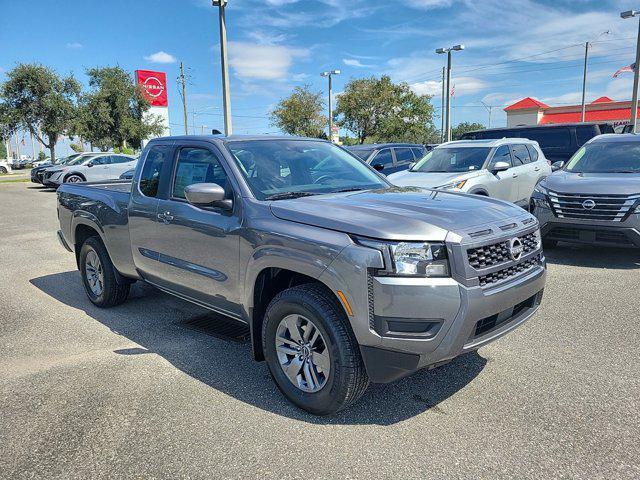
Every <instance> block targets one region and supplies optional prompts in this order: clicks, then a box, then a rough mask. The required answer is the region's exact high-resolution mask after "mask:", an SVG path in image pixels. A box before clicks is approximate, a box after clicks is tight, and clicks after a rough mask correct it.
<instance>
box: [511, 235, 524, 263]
mask: <svg viewBox="0 0 640 480" xmlns="http://www.w3.org/2000/svg"><path fill="white" fill-rule="evenodd" d="M522 252H524V245H522V242H521V241H520V239H519V238H518V237H515V238H512V239H511V240H509V256H510V257H511V260H520V257H521V256H522Z"/></svg>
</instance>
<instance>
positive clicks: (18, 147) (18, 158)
mask: <svg viewBox="0 0 640 480" xmlns="http://www.w3.org/2000/svg"><path fill="white" fill-rule="evenodd" d="M16 155H17V157H16V160H20V138H18V132H17V131H16Z"/></svg>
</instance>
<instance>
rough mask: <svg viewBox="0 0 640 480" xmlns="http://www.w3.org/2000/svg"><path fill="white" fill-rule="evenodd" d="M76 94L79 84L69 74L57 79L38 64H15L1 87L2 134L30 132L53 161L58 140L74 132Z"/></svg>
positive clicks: (51, 71)
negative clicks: (46, 150)
mask: <svg viewBox="0 0 640 480" xmlns="http://www.w3.org/2000/svg"><path fill="white" fill-rule="evenodd" d="M79 94H80V84H79V83H78V82H77V81H76V80H75V79H74V78H73V76H71V75H69V76H67V77H64V78H63V77H60V76H59V75H58V74H57V73H56V72H55V71H53V70H52V69H50V68H48V67H45V66H43V65H39V64H19V65H17V66H16V67H15V68H14V69H13V70H11V71H10V72H9V73H8V74H7V81H6V82H4V83H3V84H2V85H1V86H0V102H1V103H0V108H1V109H2V113H1V114H0V116H2V117H3V123H4V125H5V126H4V133H5V134H6V133H8V132H12V131H15V130H17V129H22V130H26V131H29V132H30V133H31V134H32V135H33V136H34V137H36V138H37V139H38V140H39V141H40V142H41V143H42V144H43V145H44V146H45V147H46V148H48V149H49V152H50V156H51V160H52V161H53V160H55V149H56V144H57V143H58V140H59V139H60V137H61V136H62V135H65V134H70V133H71V130H72V129H73V126H74V122H75V119H76V115H77V98H78V95H79ZM40 132H42V134H41V133H40ZM45 139H46V140H45Z"/></svg>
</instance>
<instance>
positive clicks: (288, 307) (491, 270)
mask: <svg viewBox="0 0 640 480" xmlns="http://www.w3.org/2000/svg"><path fill="white" fill-rule="evenodd" d="M140 161H141V162H143V163H142V165H140V166H138V168H137V169H136V174H135V176H134V178H133V181H132V182H130V183H125V182H112V183H99V184H93V185H83V184H64V185H62V186H61V187H60V189H59V190H58V217H59V222H60V231H59V232H58V238H59V239H60V241H61V243H62V245H63V246H64V247H65V248H66V249H67V250H69V251H74V252H75V253H76V255H77V259H78V266H79V269H80V272H81V276H82V279H83V284H84V288H85V292H86V294H87V296H88V298H89V300H90V301H91V302H93V303H94V304H95V305H97V306H98V307H111V306H114V305H117V304H120V303H122V302H124V301H125V300H126V298H127V294H128V292H129V285H130V283H131V282H134V281H136V280H142V281H146V282H149V283H151V284H153V285H155V286H157V287H158V288H160V289H162V290H164V291H166V292H168V293H171V294H173V295H176V296H178V297H180V298H183V299H186V300H189V301H191V302H193V303H196V304H198V305H201V306H204V307H207V308H209V309H211V310H213V311H215V312H218V313H220V314H223V315H226V316H228V317H231V318H233V319H235V320H237V321H238V322H243V323H246V324H247V325H248V328H249V330H250V332H251V341H252V351H253V354H254V356H255V358H256V359H257V360H265V359H266V361H267V364H268V366H269V370H270V372H271V375H272V376H273V378H274V380H275V382H276V384H277V385H278V387H279V388H280V390H281V391H282V392H283V393H284V395H285V396H286V397H287V398H288V399H289V400H290V401H292V402H293V403H295V404H296V405H298V406H299V407H301V408H303V409H306V410H308V411H310V412H312V413H315V414H329V413H332V412H335V411H337V410H340V409H342V408H345V407H347V406H348V405H350V404H351V403H353V402H354V401H355V400H357V399H358V397H360V396H361V395H362V393H363V392H364V391H365V389H366V388H367V385H368V383H369V381H373V382H390V381H393V380H395V379H398V378H401V377H403V376H405V375H408V374H410V373H412V372H414V371H416V370H418V369H421V368H427V367H430V366H435V365H438V364H440V363H443V362H446V361H448V360H450V359H452V358H454V357H456V356H458V355H460V354H462V353H465V352H470V351H473V350H476V349H478V348H480V347H481V346H483V345H485V344H487V343H489V342H491V341H493V340H495V339H497V338H498V337H500V336H502V335H503V334H506V333H507V332H509V331H511V330H513V329H514V328H516V327H518V326H519V325H521V324H522V323H523V322H524V321H525V320H526V319H527V318H529V317H530V316H531V315H533V313H534V312H535V311H536V310H537V308H538V305H539V304H540V301H541V297H542V291H543V288H544V284H545V276H546V266H545V259H544V255H543V252H542V250H541V245H540V240H539V232H538V224H537V222H536V220H535V218H534V217H533V216H532V215H530V214H529V213H527V212H525V211H523V210H522V209H520V208H517V207H515V206H514V205H512V204H510V203H507V202H503V201H500V200H495V199H490V198H480V197H475V196H471V195H459V194H452V193H449V192H445V191H430V190H422V189H416V188H406V189H403V188H398V187H394V186H393V185H391V183H389V182H388V181H387V180H386V179H385V178H384V177H383V176H382V175H380V174H378V173H377V172H376V171H375V170H373V169H372V168H371V167H369V166H367V165H365V164H364V163H362V162H361V161H358V160H357V159H356V158H355V157H354V156H352V155H350V154H348V153H347V152H346V151H344V150H343V149H342V148H340V147H337V146H335V145H333V144H332V143H330V142H327V141H322V140H315V139H301V138H295V137H293V138H292V137H265V136H257V137H246V136H232V137H218V136H208V137H207V136H202V137H200V136H190V137H187V136H183V137H167V138H159V139H154V140H151V141H150V142H149V143H148V145H147V146H146V148H145V150H144V151H143V153H142V156H141V160H140Z"/></svg>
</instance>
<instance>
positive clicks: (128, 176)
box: [118, 168, 136, 180]
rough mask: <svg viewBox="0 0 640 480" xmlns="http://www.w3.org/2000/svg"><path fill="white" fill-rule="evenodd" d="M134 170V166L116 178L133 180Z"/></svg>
mask: <svg viewBox="0 0 640 480" xmlns="http://www.w3.org/2000/svg"><path fill="white" fill-rule="evenodd" d="M135 171H136V169H135V168H132V169H131V170H127V171H126V172H124V173H123V174H122V175H120V176H119V177H118V178H119V179H120V180H133V174H134V173H135Z"/></svg>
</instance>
